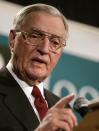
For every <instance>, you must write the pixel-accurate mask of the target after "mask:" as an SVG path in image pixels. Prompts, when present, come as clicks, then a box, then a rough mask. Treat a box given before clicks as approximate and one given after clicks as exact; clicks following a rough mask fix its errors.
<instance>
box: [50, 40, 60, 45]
mask: <svg viewBox="0 0 99 131" xmlns="http://www.w3.org/2000/svg"><path fill="white" fill-rule="evenodd" d="M51 43H52V44H53V45H54V46H59V45H60V41H59V39H58V38H52V39H51Z"/></svg>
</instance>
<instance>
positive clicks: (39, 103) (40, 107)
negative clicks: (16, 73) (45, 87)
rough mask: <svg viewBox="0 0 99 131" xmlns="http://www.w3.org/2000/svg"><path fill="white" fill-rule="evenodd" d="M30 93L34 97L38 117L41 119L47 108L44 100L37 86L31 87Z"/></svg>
mask: <svg viewBox="0 0 99 131" xmlns="http://www.w3.org/2000/svg"><path fill="white" fill-rule="evenodd" d="M32 95H33V96H34V97H35V100H34V105H35V107H36V109H37V111H38V113H39V116H40V119H41V120H42V119H43V118H44V116H45V114H46V112H47V110H48V108H47V105H46V102H45V100H44V98H43V96H42V94H41V92H40V90H39V89H38V87H37V86H34V87H33V90H32Z"/></svg>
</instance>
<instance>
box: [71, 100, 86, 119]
mask: <svg viewBox="0 0 99 131" xmlns="http://www.w3.org/2000/svg"><path fill="white" fill-rule="evenodd" d="M73 108H74V109H75V110H76V111H77V112H78V113H80V115H81V116H82V117H84V116H85V114H86V113H87V112H88V100H87V99H85V98H84V97H79V98H77V99H76V101H75V102H74V105H73Z"/></svg>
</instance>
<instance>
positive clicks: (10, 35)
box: [9, 30, 15, 53]
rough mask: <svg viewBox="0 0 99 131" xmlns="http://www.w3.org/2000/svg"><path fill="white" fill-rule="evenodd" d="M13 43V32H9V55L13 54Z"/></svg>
mask: <svg viewBox="0 0 99 131" xmlns="http://www.w3.org/2000/svg"><path fill="white" fill-rule="evenodd" d="M14 41H15V31H14V30H10V33H9V47H10V50H11V53H13V49H14Z"/></svg>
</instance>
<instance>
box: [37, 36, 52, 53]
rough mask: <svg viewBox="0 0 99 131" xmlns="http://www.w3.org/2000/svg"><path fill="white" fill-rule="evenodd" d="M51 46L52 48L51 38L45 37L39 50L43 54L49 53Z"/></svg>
mask: <svg viewBox="0 0 99 131" xmlns="http://www.w3.org/2000/svg"><path fill="white" fill-rule="evenodd" d="M49 46H50V41H49V38H48V37H45V38H44V39H43V40H41V42H40V44H39V45H38V50H39V52H41V53H43V54H46V53H49Z"/></svg>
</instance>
